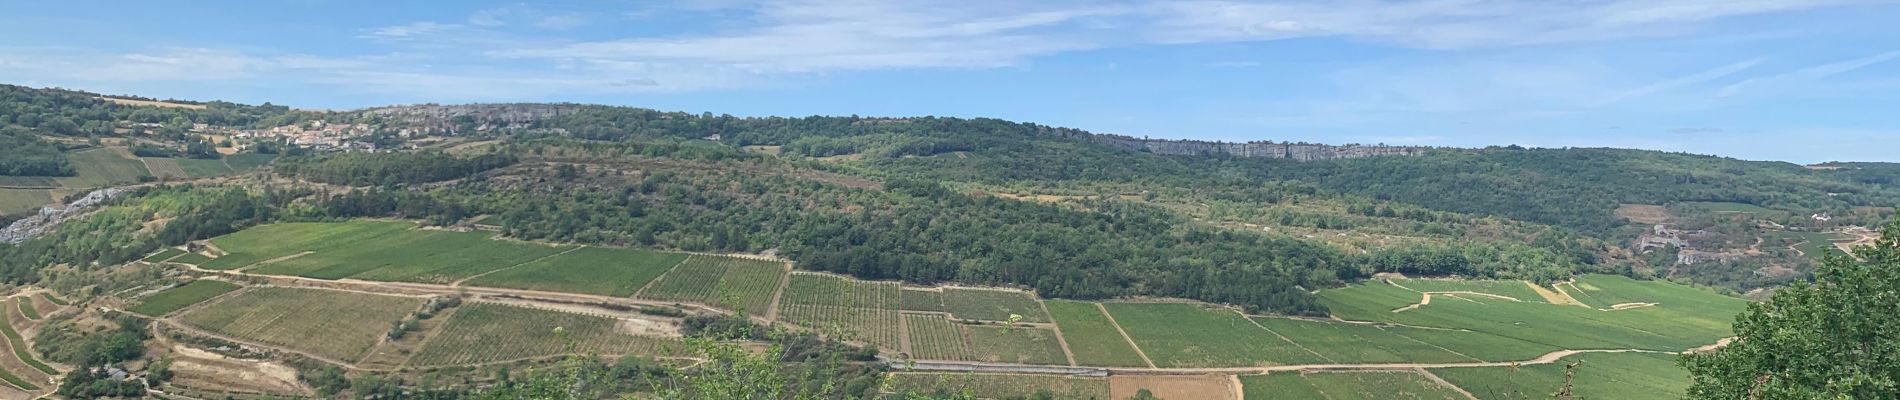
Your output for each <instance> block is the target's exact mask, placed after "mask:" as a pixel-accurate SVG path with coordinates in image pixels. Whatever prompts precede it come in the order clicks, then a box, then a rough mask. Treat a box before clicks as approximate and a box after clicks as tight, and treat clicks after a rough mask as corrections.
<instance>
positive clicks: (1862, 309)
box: [1682, 217, 1900, 399]
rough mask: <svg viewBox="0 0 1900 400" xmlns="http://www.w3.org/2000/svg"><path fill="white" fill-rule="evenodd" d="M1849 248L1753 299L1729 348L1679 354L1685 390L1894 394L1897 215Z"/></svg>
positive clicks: (1702, 395)
mask: <svg viewBox="0 0 1900 400" xmlns="http://www.w3.org/2000/svg"><path fill="white" fill-rule="evenodd" d="M1854 255H1855V256H1856V257H1857V258H1858V260H1857V259H1855V258H1856V257H1848V256H1846V255H1842V254H1830V255H1828V257H1827V262H1826V263H1824V264H1825V265H1823V266H1822V267H1821V268H1820V269H1818V270H1816V271H1815V274H1814V282H1813V283H1807V282H1798V283H1796V284H1794V285H1792V286H1789V287H1788V288H1785V289H1782V290H1781V291H1780V292H1777V293H1775V296H1774V298H1771V299H1769V300H1768V301H1767V302H1765V303H1759V304H1754V305H1751V306H1749V309H1748V312H1746V313H1744V314H1742V315H1741V316H1740V317H1737V318H1736V321H1735V333H1736V336H1737V337H1736V339H1735V341H1734V342H1732V343H1730V344H1729V345H1728V346H1727V347H1724V348H1721V349H1719V350H1716V351H1712V352H1708V353H1702V354H1694V355H1689V356H1686V357H1684V358H1683V361H1682V363H1683V365H1684V366H1686V367H1688V369H1689V372H1690V374H1691V375H1692V378H1693V379H1694V383H1693V385H1692V386H1690V387H1689V397H1691V398H1699V399H1895V398H1900V217H1897V218H1895V219H1894V220H1893V221H1892V222H1890V223H1888V225H1887V227H1886V228H1885V229H1884V230H1883V233H1882V234H1881V238H1880V240H1878V241H1877V242H1875V244H1874V245H1873V246H1863V247H1860V248H1857V249H1855V251H1854Z"/></svg>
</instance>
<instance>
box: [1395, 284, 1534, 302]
mask: <svg viewBox="0 0 1900 400" xmlns="http://www.w3.org/2000/svg"><path fill="white" fill-rule="evenodd" d="M1392 283H1393V284H1396V285H1399V286H1402V287H1405V288H1407V289H1412V290H1416V291H1420V292H1477V293H1488V294H1495V295H1499V296H1504V297H1509V298H1513V299H1518V300H1522V301H1531V302H1539V303H1542V302H1544V297H1543V296H1538V295H1537V291H1536V290H1532V289H1531V287H1530V284H1529V283H1526V282H1524V281H1501V280H1451V279H1394V280H1392Z"/></svg>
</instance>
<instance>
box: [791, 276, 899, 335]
mask: <svg viewBox="0 0 1900 400" xmlns="http://www.w3.org/2000/svg"><path fill="white" fill-rule="evenodd" d="M900 292H901V290H900V289H899V288H898V286H897V284H896V283H889V282H867V281H860V280H856V279H847V278H841V277H836V276H830V275H818V274H793V275H792V278H791V282H790V283H789V284H788V285H787V286H786V287H785V294H784V297H783V298H781V299H779V318H780V319H781V320H784V321H785V322H790V323H792V324H797V325H799V326H803V327H806V328H810V329H813V330H817V331H818V332H820V333H824V334H827V335H832V336H833V337H837V338H842V339H849V340H859V341H863V342H867V343H871V344H874V345H877V346H878V347H882V348H885V349H896V348H898V344H899V338H898V334H897V324H900V323H903V319H902V318H901V317H900V316H899V314H898V311H897V308H898V307H899V306H900V305H901V303H902V300H900V299H899V297H901V295H900V294H899V293H900Z"/></svg>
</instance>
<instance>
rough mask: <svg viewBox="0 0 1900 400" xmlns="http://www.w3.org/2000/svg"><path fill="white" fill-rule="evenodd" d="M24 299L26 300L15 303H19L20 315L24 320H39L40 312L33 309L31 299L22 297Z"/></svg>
mask: <svg viewBox="0 0 1900 400" xmlns="http://www.w3.org/2000/svg"><path fill="white" fill-rule="evenodd" d="M24 299H26V300H23V301H18V302H17V303H20V315H21V316H24V317H26V319H30V320H34V321H38V320H40V310H39V309H37V308H33V300H32V298H31V297H24Z"/></svg>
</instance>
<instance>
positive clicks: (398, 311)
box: [181, 287, 423, 363]
mask: <svg viewBox="0 0 1900 400" xmlns="http://www.w3.org/2000/svg"><path fill="white" fill-rule="evenodd" d="M422 302H423V300H422V299H418V298H411V297H396V296H383V295H373V294H365V293H358V292H345V291H336V290H318V289H292V288H274V287H260V288H254V289H251V290H250V291H246V292H243V293H239V294H237V295H235V296H231V297H227V298H225V299H223V300H220V301H218V302H216V303H212V304H210V305H208V306H206V307H203V308H198V309H195V310H192V311H191V312H188V313H185V314H184V315H183V316H182V317H181V320H182V321H183V322H184V323H185V324H188V325H191V326H193V327H197V328H198V329H203V330H206V331H211V332H216V333H219V334H223V335H228V336H231V337H235V338H239V339H244V340H252V341H257V342H262V343H266V344H270V345H273V346H281V347H284V348H288V349H292V350H298V351H304V352H308V353H310V354H316V355H319V356H323V357H328V358H331V359H335V360H338V361H341V362H345V363H354V362H356V361H357V360H358V359H360V358H362V357H363V355H364V354H366V353H368V352H369V350H370V348H371V347H374V346H375V345H376V343H377V342H378V341H380V340H381V339H382V337H383V333H384V332H385V331H387V330H388V329H389V326H390V325H391V324H393V323H395V322H396V321H399V320H401V319H402V318H403V317H407V316H408V315H409V314H410V313H411V312H414V311H415V310H416V309H417V308H419V307H421V306H422Z"/></svg>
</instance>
